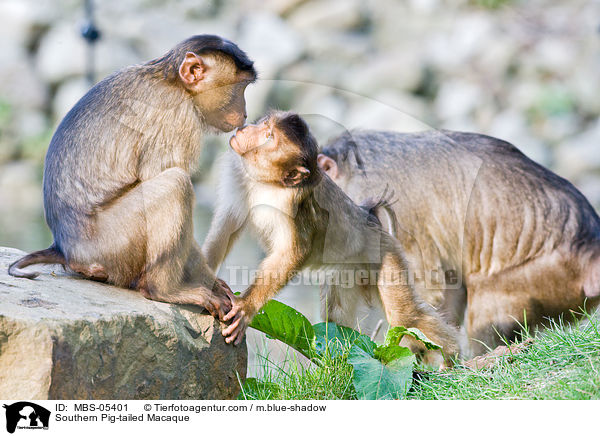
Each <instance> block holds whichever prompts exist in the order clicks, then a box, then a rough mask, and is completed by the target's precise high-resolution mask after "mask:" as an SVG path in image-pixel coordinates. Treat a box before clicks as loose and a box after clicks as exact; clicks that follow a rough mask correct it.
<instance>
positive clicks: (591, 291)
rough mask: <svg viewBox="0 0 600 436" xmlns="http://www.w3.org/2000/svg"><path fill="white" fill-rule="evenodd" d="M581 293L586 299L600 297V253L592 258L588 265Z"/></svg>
mask: <svg viewBox="0 0 600 436" xmlns="http://www.w3.org/2000/svg"><path fill="white" fill-rule="evenodd" d="M599 251H600V250H599ZM583 292H584V293H585V296H586V297H587V298H594V297H598V296H600V253H599V254H597V255H596V256H593V257H592V259H591V261H590V263H589V264H588V267H587V269H586V271H585V279H584V281H583Z"/></svg>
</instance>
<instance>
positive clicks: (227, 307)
mask: <svg viewBox="0 0 600 436" xmlns="http://www.w3.org/2000/svg"><path fill="white" fill-rule="evenodd" d="M234 298H235V295H234V294H233V292H232V291H231V288H229V286H228V285H227V283H225V281H224V280H221V279H219V278H218V279H217V280H216V281H215V283H214V285H213V287H212V292H211V295H210V296H209V298H208V299H207V303H206V304H205V305H204V307H205V308H206V310H208V311H209V313H210V314H211V315H212V316H214V317H215V318H218V319H220V320H221V321H226V319H225V316H226V315H227V314H228V313H229V312H230V311H231V309H232V308H233V300H234Z"/></svg>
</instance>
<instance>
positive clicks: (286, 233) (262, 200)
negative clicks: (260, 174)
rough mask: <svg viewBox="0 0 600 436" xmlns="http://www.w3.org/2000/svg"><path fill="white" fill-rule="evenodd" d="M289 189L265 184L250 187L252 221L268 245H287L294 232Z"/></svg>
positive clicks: (249, 199)
mask: <svg viewBox="0 0 600 436" xmlns="http://www.w3.org/2000/svg"><path fill="white" fill-rule="evenodd" d="M287 191H288V190H286V189H282V188H278V187H270V186H265V185H258V186H256V185H255V186H250V187H249V190H248V211H249V218H250V222H251V224H252V227H253V228H254V230H255V231H256V233H257V234H258V236H259V238H260V239H261V240H262V242H263V244H264V245H265V246H266V247H281V246H287V245H288V243H289V240H290V238H291V235H293V233H294V231H293V218H294V211H293V210H292V208H291V207H290V204H291V203H292V200H291V198H290V193H289V192H287Z"/></svg>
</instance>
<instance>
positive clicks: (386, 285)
mask: <svg viewBox="0 0 600 436" xmlns="http://www.w3.org/2000/svg"><path fill="white" fill-rule="evenodd" d="M404 271H406V268H405V267H404V265H403V262H402V261H401V260H400V258H399V257H398V256H396V255H395V254H393V253H386V254H385V255H384V256H383V259H382V263H381V270H380V274H379V278H378V283H377V286H378V289H379V294H380V297H381V302H382V303H383V307H384V310H385V314H386V317H387V319H388V321H389V323H390V325H391V326H394V327H395V326H404V327H416V328H418V329H419V330H421V331H422V332H423V333H424V334H425V336H427V337H428V338H429V339H431V340H432V341H433V342H435V343H437V344H438V345H440V346H441V347H442V349H443V354H444V360H445V362H446V364H451V359H452V357H454V356H456V355H458V353H459V347H458V341H457V333H456V332H455V331H454V330H453V329H452V327H450V326H449V325H448V324H446V323H445V322H444V321H443V320H442V318H441V317H440V316H439V314H438V313H436V311H435V310H434V309H433V308H432V307H431V306H430V305H428V304H427V303H425V302H424V301H423V300H421V298H420V297H419V296H417V294H416V292H415V291H414V289H412V288H411V287H410V285H408V284H407V283H406V276H405V274H403V272H404ZM411 342H412V343H411V344H410V346H411V349H413V351H419V352H422V353H424V354H425V358H426V360H430V359H432V356H428V354H432V353H430V352H429V351H427V350H426V349H425V347H424V346H423V345H422V344H421V343H420V342H418V341H411ZM415 348H416V350H415Z"/></svg>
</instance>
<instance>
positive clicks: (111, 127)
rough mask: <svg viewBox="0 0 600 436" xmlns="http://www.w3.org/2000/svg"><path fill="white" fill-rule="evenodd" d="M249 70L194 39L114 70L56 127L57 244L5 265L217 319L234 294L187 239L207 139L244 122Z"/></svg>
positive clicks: (222, 43) (229, 47)
mask: <svg viewBox="0 0 600 436" xmlns="http://www.w3.org/2000/svg"><path fill="white" fill-rule="evenodd" d="M255 79H256V71H255V70H254V66H253V64H252V61H251V60H250V59H248V57H247V56H246V54H245V53H244V52H243V51H242V50H240V48H239V47H238V46H237V45H235V44H234V43H233V42H231V41H228V40H226V39H223V38H221V37H218V36H214V35H197V36H193V37H191V38H189V39H187V40H185V41H183V42H181V43H180V44H178V45H176V46H175V47H174V48H173V49H172V50H170V51H169V52H168V53H166V54H165V55H164V56H162V57H160V58H158V59H154V60H152V61H149V62H146V63H144V64H141V65H135V66H131V67H128V68H125V69H123V70H121V71H117V72H116V73H114V74H112V75H111V76H109V77H107V78H105V79H104V80H102V81H101V82H99V83H98V84H96V85H95V86H94V87H93V88H92V89H90V90H89V92H88V93H87V94H85V95H84V96H83V97H82V98H81V100H79V102H78V103H77V104H76V105H75V106H74V107H73V108H72V109H71V110H70V111H69V113H68V114H67V115H66V116H65V118H64V119H63V120H62V122H61V123H60V125H59V126H58V129H57V130H56V132H55V134H54V136H53V137H52V141H51V142H50V147H49V148H48V153H47V154H46V164H45V168H44V209H45V213H46V221H47V223H48V226H49V227H50V229H51V230H52V234H53V235H54V243H53V244H52V246H51V247H50V248H47V249H46V250H41V251H37V252H35V253H32V254H29V255H28V256H25V257H24V258H22V259H20V260H18V261H17V262H15V263H14V264H12V265H11V266H10V267H9V273H10V274H11V275H13V276H16V277H26V278H30V279H32V278H35V277H36V276H37V273H35V272H31V271H25V270H24V269H23V268H25V267H26V266H28V265H32V264H35V263H57V264H62V265H63V266H65V267H67V268H69V269H70V270H72V271H74V272H76V273H79V274H82V275H83V276H85V277H87V278H90V279H94V280H100V281H106V282H108V283H112V284H115V285H118V286H123V287H129V288H134V289H137V290H139V291H140V292H141V293H142V295H144V296H145V297H146V298H150V299H153V300H158V301H165V302H168V303H180V304H195V305H199V306H203V307H205V308H206V309H207V310H209V311H210V313H211V314H213V315H214V316H220V317H221V318H222V317H223V316H224V315H225V314H226V313H227V312H229V310H230V308H231V300H230V296H231V295H232V294H231V291H230V290H229V288H228V287H227V285H226V284H225V283H224V282H223V281H220V280H218V279H217V278H216V277H215V275H214V274H213V272H212V271H211V270H210V268H208V267H207V266H206V262H205V260H204V258H203V257H202V254H201V252H200V247H199V246H198V244H197V243H196V241H195V240H194V237H193V228H192V226H193V223H192V210H193V203H194V191H193V188H192V182H191V180H190V171H191V170H192V169H193V168H194V166H195V164H196V162H197V160H198V156H199V154H200V148H201V145H202V133H203V132H204V131H211V130H216V131H221V132H227V131H231V130H233V129H234V128H236V127H239V126H242V125H244V123H245V119H246V101H245V99H244V91H245V89H246V86H247V85H248V84H249V83H251V82H253V81H254V80H255Z"/></svg>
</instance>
